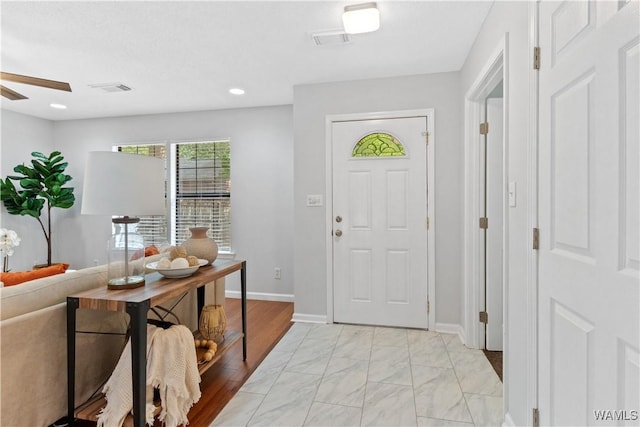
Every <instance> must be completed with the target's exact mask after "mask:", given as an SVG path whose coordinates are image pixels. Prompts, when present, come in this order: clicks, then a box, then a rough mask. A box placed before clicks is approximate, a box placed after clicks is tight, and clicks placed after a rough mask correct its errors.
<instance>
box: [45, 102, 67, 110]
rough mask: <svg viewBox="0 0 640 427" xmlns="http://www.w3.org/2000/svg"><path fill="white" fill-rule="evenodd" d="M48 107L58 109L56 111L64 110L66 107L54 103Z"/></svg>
mask: <svg viewBox="0 0 640 427" xmlns="http://www.w3.org/2000/svg"><path fill="white" fill-rule="evenodd" d="M49 107H51V108H55V109H58V110H66V109H67V106H66V105H64V104H56V103H53V104H49Z"/></svg>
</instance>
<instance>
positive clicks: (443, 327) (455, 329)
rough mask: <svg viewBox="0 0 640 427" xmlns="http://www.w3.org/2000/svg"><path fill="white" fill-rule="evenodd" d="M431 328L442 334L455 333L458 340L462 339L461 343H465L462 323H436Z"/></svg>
mask: <svg viewBox="0 0 640 427" xmlns="http://www.w3.org/2000/svg"><path fill="white" fill-rule="evenodd" d="M433 330H434V331H436V332H439V333H442V334H454V335H457V336H458V338H460V341H462V344H464V345H467V340H466V337H465V335H464V328H463V327H462V325H458V324H457V323H436V327H435V328H433Z"/></svg>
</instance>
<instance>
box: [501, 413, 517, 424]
mask: <svg viewBox="0 0 640 427" xmlns="http://www.w3.org/2000/svg"><path fill="white" fill-rule="evenodd" d="M502 425H503V426H504V427H515V425H516V423H514V422H513V418H511V414H510V413H508V412H507V413H506V414H504V421H503V422H502Z"/></svg>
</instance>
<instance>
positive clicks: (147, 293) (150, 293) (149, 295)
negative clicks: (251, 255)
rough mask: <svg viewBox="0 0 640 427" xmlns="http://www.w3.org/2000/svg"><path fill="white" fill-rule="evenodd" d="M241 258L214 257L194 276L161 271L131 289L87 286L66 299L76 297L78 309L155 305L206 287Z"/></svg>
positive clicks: (234, 267)
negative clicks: (175, 276)
mask: <svg viewBox="0 0 640 427" xmlns="http://www.w3.org/2000/svg"><path fill="white" fill-rule="evenodd" d="M243 263H244V261H243V260H226V259H225V260H215V261H214V262H213V265H206V266H203V267H200V268H199V269H198V270H197V271H196V272H195V273H193V275H191V276H189V277H184V278H181V279H171V278H166V277H163V276H162V275H161V274H160V273H151V274H147V275H146V276H145V282H146V283H145V285H144V286H140V287H139V288H134V289H123V290H111V289H108V288H107V286H106V285H105V286H101V287H99V288H95V289H89V290H86V291H83V292H79V293H77V294H73V295H69V298H76V299H77V300H78V308H90V309H93V310H108V311H126V308H127V303H139V302H143V301H147V300H149V301H150V304H151V307H155V306H157V305H159V304H162V303H163V302H165V301H168V300H170V299H172V298H175V297H178V296H180V295H182V294H184V293H186V292H189V291H191V290H193V289H196V288H199V287H201V286H205V285H207V284H209V283H211V282H214V281H216V280H218V279H220V278H222V277H224V276H226V275H228V274H231V273H233V272H235V271H239V270H241V269H242V265H243Z"/></svg>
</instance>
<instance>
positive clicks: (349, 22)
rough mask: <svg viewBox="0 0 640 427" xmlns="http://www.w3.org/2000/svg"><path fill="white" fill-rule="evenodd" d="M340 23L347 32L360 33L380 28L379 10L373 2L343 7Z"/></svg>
mask: <svg viewBox="0 0 640 427" xmlns="http://www.w3.org/2000/svg"><path fill="white" fill-rule="evenodd" d="M342 24H343V25H344V31H345V32H346V33H347V34H360V33H369V32H371V31H376V30H377V29H378V28H380V11H379V10H378V6H377V5H376V3H375V2H370V3H362V4H354V5H351V6H345V7H344V13H343V14H342Z"/></svg>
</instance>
